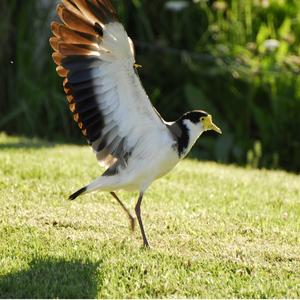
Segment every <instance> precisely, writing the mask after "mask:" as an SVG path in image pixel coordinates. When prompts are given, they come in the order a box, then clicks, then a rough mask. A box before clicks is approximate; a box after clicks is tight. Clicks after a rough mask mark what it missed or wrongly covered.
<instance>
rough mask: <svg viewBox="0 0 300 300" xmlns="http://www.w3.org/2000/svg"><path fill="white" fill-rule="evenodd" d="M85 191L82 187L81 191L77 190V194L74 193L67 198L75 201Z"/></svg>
mask: <svg viewBox="0 0 300 300" xmlns="http://www.w3.org/2000/svg"><path fill="white" fill-rule="evenodd" d="M86 190H87V188H86V187H83V188H82V189H80V190H78V191H77V192H75V193H74V194H72V195H71V196H70V197H69V200H75V199H76V198H77V197H78V196H80V195H81V194H82V193H84V192H85V191H86Z"/></svg>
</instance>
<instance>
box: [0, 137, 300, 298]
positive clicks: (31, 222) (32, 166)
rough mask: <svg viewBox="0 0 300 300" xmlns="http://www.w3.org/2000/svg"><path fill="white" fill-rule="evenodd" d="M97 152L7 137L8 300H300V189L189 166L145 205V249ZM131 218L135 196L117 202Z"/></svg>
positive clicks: (210, 166)
mask: <svg viewBox="0 0 300 300" xmlns="http://www.w3.org/2000/svg"><path fill="white" fill-rule="evenodd" d="M100 173H101V170H100V169H99V166H98V165H97V164H96V161H95V158H94V156H93V154H92V152H91V151H90V149H89V148H88V147H80V146H68V145H55V144H48V143H44V142H40V141H37V140H35V141H34V140H27V139H21V138H11V137H7V136H5V135H0V207H1V209H0V240H1V243H0V296H1V298H3V297H4V298H5V297H7V298H9V297H14V298H23V297H27V298H36V297H39V298H44V297H46V298H56V297H59V298H72V297H83V298H86V297H89V298H95V297H109V298H118V297H122V298H123V297H142V298H149V297H209V298H210V297H213V298H217V297H225V298H227V297H228V298H229V297H238V298H239V297H240V298H242V297H247V298H258V297H259V298H263V297H268V298H273V297H274V298H279V297H287V298H299V297H300V292H299V291H300V285H299V270H300V248H299V242H300V237H299V230H300V226H299V225H300V224H299V220H300V203H299V199H300V178H299V176H296V175H291V174H288V173H285V172H278V171H276V172H275V171H273V172H272V171H256V170H253V171H252V170H244V169H241V168H236V167H233V166H223V165H218V164H215V163H203V162H197V161H192V160H185V161H184V162H182V163H181V164H179V165H178V167H177V168H176V169H175V170H174V171H173V172H172V173H170V174H169V175H167V176H166V177H164V178H162V179H161V180H159V181H157V182H155V183H154V184H153V185H152V186H151V188H150V189H149V191H148V193H147V194H146V196H145V199H144V203H143V205H142V212H143V215H144V223H145V227H146V231H147V233H148V238H149V241H150V244H151V246H152V247H151V249H150V250H143V249H142V248H141V244H142V241H141V237H140V234H139V231H136V232H135V233H134V234H131V233H130V231H129V224H128V220H127V219H126V216H125V215H124V214H123V211H122V210H121V209H120V207H119V206H118V204H117V203H115V202H114V200H113V198H112V197H111V196H110V195H109V194H108V193H95V194H89V195H86V196H84V197H82V198H79V199H78V201H76V202H69V201H67V200H66V199H67V197H68V195H69V194H70V193H72V192H74V191H75V190H76V189H77V188H80V187H81V186H83V185H84V184H86V183H88V182H89V181H91V180H92V179H93V178H95V177H96V176H98V175H99V174H100ZM119 194H120V197H121V198H122V199H124V201H125V202H126V203H127V205H128V206H131V207H133V205H134V203H135V202H134V201H135V198H136V196H137V195H136V194H132V193H124V192H121V193H119Z"/></svg>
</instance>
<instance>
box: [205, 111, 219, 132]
mask: <svg viewBox="0 0 300 300" xmlns="http://www.w3.org/2000/svg"><path fill="white" fill-rule="evenodd" d="M202 123H203V127H204V130H205V131H207V130H213V131H216V132H217V133H219V134H222V130H221V129H220V128H219V127H218V126H217V125H215V124H214V123H213V121H212V117H211V115H208V116H207V117H204V120H203V121H202Z"/></svg>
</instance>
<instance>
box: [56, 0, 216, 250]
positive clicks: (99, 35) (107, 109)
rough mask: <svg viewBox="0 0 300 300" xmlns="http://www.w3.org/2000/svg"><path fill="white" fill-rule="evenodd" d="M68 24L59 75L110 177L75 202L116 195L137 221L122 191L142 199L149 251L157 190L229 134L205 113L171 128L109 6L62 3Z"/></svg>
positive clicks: (59, 32) (100, 1)
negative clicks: (147, 211)
mask: <svg viewBox="0 0 300 300" xmlns="http://www.w3.org/2000/svg"><path fill="white" fill-rule="evenodd" d="M57 14H58V16H59V18H60V20H61V21H62V23H58V22H53V23H52V24H51V28H52V32H53V34H54V36H53V37H51V38H50V44H51V46H52V48H53V49H54V51H55V52H54V53H53V55H52V56H53V59H54V62H55V63H56V64H57V65H58V66H57V68H56V70H57V72H58V74H59V75H60V76H61V77H64V78H65V79H64V82H63V86H64V91H65V93H66V96H67V99H68V102H69V107H70V110H71V111H72V113H73V114H74V120H75V121H76V122H77V123H78V126H79V127H80V129H81V130H82V133H83V134H84V135H85V136H86V138H87V140H88V143H89V144H90V145H91V147H92V148H93V150H94V152H95V154H96V157H97V160H98V161H99V162H100V164H102V165H104V166H106V167H107V170H106V171H105V172H104V173H103V174H102V175H101V176H99V177H98V178H96V179H95V181H93V182H92V183H90V184H88V185H87V186H85V187H83V188H81V189H80V190H79V191H77V192H76V193H74V194H73V195H71V196H70V199H71V200H74V199H75V198H77V197H78V196H79V195H83V194H86V193H89V192H93V191H96V190H100V191H108V192H110V193H111V194H112V196H113V197H114V198H115V199H116V200H117V201H118V202H119V203H120V204H121V206H122V207H123V209H124V210H125V211H126V213H127V215H128V217H129V219H130V221H131V226H132V229H133V228H134V223H135V219H134V217H133V216H132V215H131V214H130V212H129V211H128V209H127V208H126V207H125V205H124V204H123V203H122V202H121V200H120V199H119V198H118V197H117V195H116V194H115V191H117V190H120V189H123V190H134V191H139V193H140V194H139V198H138V201H137V203H136V206H135V212H136V216H137V219H138V223H139V226H140V229H141V233H142V237H143V243H144V246H149V244H148V241H147V238H146V234H145V231H144V227H143V222H142V217H141V209H140V207H141V203H142V199H143V195H144V193H145V191H146V190H147V188H148V187H149V186H150V184H151V183H152V182H153V181H154V180H156V179H157V178H159V177H161V176H163V175H165V174H166V173H168V172H169V171H170V170H172V169H173V168H174V167H175V165H176V164H177V163H178V162H179V161H180V160H181V159H182V158H184V157H185V156H186V155H187V153H188V152H189V151H190V149H191V147H192V146H193V144H194V143H195V141H196V140H197V139H198V137H199V136H200V135H201V134H202V133H203V132H204V131H207V130H214V131H216V132H218V133H221V130H220V129H219V128H218V127H217V126H216V125H215V124H214V123H213V122H212V117H211V115H209V114H208V113H206V112H204V111H201V110H198V111H191V112H188V113H186V114H184V115H183V116H182V117H180V118H179V119H178V120H177V121H175V122H165V121H164V120H163V119H162V117H161V116H160V115H159V113H158V112H157V111H156V110H155V108H154V107H153V106H152V104H151V102H150V100H149V98H148V96H147V94H146V92H145V90H144V89H143V87H142V85H141V82H140V79H139V77H138V74H137V70H136V64H135V55H134V46H133V43H132V41H131V39H130V38H129V37H128V35H127V33H126V31H125V30H124V27H123V25H122V24H121V23H120V22H119V21H118V18H117V14H116V11H115V9H114V8H113V6H112V4H111V3H110V1H109V0H62V2H61V3H60V4H59V5H58V6H57Z"/></svg>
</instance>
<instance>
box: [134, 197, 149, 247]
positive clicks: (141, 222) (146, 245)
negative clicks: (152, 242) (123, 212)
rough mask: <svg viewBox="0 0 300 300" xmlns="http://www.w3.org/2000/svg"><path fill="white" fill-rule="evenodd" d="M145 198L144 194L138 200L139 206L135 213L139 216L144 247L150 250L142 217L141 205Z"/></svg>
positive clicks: (136, 207) (137, 205)
mask: <svg viewBox="0 0 300 300" xmlns="http://www.w3.org/2000/svg"><path fill="white" fill-rule="evenodd" d="M143 196H144V194H143V193H140V195H139V199H138V201H137V204H136V206H135V213H136V216H137V219H138V221H139V225H140V228H141V233H142V237H143V242H144V247H147V248H148V247H149V243H148V241H147V237H146V234H145V231H144V226H143V221H142V217H141V203H142V200H143Z"/></svg>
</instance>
